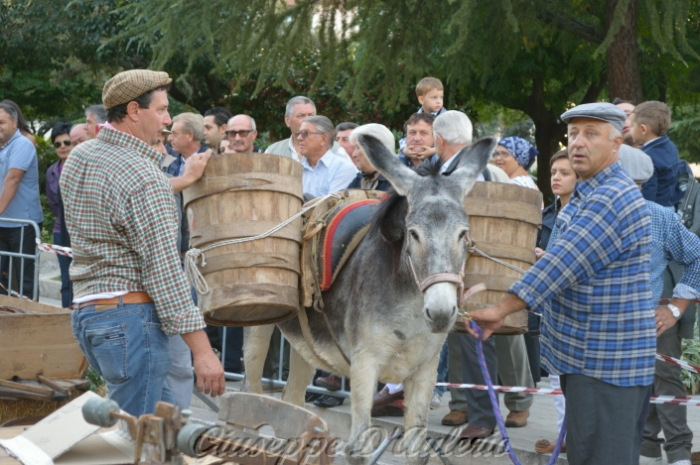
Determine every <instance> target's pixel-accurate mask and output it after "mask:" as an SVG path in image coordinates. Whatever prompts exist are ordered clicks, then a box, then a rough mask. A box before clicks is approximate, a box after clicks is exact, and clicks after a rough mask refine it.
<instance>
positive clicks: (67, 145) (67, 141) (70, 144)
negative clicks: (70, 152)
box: [53, 140, 73, 149]
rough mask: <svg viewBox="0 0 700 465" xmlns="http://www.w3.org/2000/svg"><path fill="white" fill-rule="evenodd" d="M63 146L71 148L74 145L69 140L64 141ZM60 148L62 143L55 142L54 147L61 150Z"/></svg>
mask: <svg viewBox="0 0 700 465" xmlns="http://www.w3.org/2000/svg"><path fill="white" fill-rule="evenodd" d="M63 145H64V146H66V147H70V146H72V145H73V143H72V142H71V141H69V140H64V141H63ZM60 146H61V143H60V142H54V143H53V147H54V148H56V149H57V148H59V147H60Z"/></svg>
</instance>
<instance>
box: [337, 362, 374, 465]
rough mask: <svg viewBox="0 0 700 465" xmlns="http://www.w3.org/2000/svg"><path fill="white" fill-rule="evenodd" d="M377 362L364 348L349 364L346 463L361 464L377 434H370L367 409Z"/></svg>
mask: <svg viewBox="0 0 700 465" xmlns="http://www.w3.org/2000/svg"><path fill="white" fill-rule="evenodd" d="M378 378H379V374H378V372H377V363H376V360H375V359H374V357H373V356H372V355H371V354H369V353H367V352H365V351H364V350H363V351H362V352H361V353H359V354H356V356H355V357H353V359H352V365H351V366H350V379H352V390H351V391H350V407H351V412H352V428H351V430H350V438H349V439H348V443H347V445H346V446H345V458H346V461H347V462H348V463H349V464H350V465H364V464H366V463H367V462H368V460H369V457H370V456H371V455H372V452H373V450H374V447H373V446H376V445H377V444H374V443H375V442H378V441H376V439H377V438H374V437H373V435H372V430H371V429H370V426H371V420H372V418H371V411H372V400H373V398H374V393H375V392H376V390H377V380H378Z"/></svg>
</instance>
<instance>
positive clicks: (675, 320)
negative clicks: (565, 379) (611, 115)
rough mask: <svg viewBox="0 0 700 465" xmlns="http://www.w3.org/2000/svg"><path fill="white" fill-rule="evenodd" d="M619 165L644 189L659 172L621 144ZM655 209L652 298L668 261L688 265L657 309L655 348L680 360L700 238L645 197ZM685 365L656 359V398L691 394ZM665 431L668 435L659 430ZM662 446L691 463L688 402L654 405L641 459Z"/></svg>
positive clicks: (676, 464)
mask: <svg viewBox="0 0 700 465" xmlns="http://www.w3.org/2000/svg"><path fill="white" fill-rule="evenodd" d="M620 164H621V165H622V168H623V169H624V170H625V171H627V174H629V175H630V177H631V178H632V180H633V181H634V182H635V183H636V184H637V186H638V187H640V188H641V186H642V184H644V183H645V182H647V181H648V180H649V178H651V176H652V175H653V174H654V164H653V162H652V161H651V157H649V155H647V154H646V153H644V152H642V151H641V150H639V149H636V148H632V147H630V146H627V145H623V146H621V147H620ZM646 204H647V208H648V209H649V213H651V274H650V277H651V289H652V301H653V302H654V303H656V302H659V299H660V298H661V295H662V291H663V288H664V279H663V273H664V270H665V269H666V267H667V266H668V263H669V261H671V260H673V261H675V262H676V263H679V264H680V265H683V266H684V267H685V269H684V271H683V274H682V277H681V279H680V280H679V281H678V283H677V284H676V285H675V287H674V289H673V297H672V298H671V299H670V302H668V303H667V304H663V305H659V306H658V307H656V312H655V313H656V352H657V353H659V354H663V355H667V356H669V357H673V358H681V355H682V353H683V350H682V349H681V336H680V331H679V326H680V319H681V316H682V315H683V313H684V312H685V311H686V309H687V308H688V307H689V306H690V305H692V303H693V301H695V300H697V299H699V298H700V238H699V237H698V236H696V235H695V234H693V233H692V232H690V231H688V229H687V228H686V227H685V226H683V223H681V221H680V219H679V218H678V216H677V215H676V214H675V213H674V212H673V210H670V209H668V208H664V207H662V206H660V205H659V204H657V203H654V202H651V201H649V200H647V201H646ZM680 375H681V369H680V367H677V366H674V365H671V364H669V363H666V362H663V361H659V360H657V361H656V369H655V373H654V384H653V388H652V389H653V390H652V394H653V395H657V396H679V397H684V396H685V395H686V391H685V386H684V385H683V382H682V381H681V376H680ZM662 430H663V433H664V436H663V439H661V438H659V433H660V432H661V431H662ZM661 446H663V448H664V450H665V451H666V458H667V459H668V463H669V464H671V465H687V464H690V463H691V462H690V455H691V449H692V447H693V432H692V431H691V430H690V428H688V420H687V408H686V407H685V406H684V405H671V404H663V405H661V404H659V405H657V404H651V405H649V413H648V415H647V418H646V425H645V427H644V435H643V437H642V446H641V456H642V458H643V459H642V461H641V462H640V463H645V464H646V463H650V464H651V463H660V462H661Z"/></svg>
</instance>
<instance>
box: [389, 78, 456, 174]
mask: <svg viewBox="0 0 700 465" xmlns="http://www.w3.org/2000/svg"><path fill="white" fill-rule="evenodd" d="M444 92H445V89H444V87H443V86H442V82H441V81H440V79H438V78H434V77H424V78H423V79H421V80H420V81H418V84H417V85H416V96H417V97H418V103H420V105H421V106H420V108H419V109H418V111H417V112H416V113H430V114H431V115H433V116H437V115H439V114H441V113H444V112H445V111H446V110H445V108H444V107H443V106H442V98H443V95H444ZM399 148H400V151H399V154H401V155H404V156H406V157H408V158H411V159H416V160H425V159H426V158H428V157H430V156H432V155H434V154H435V147H428V148H425V149H423V150H421V151H420V152H415V153H414V152H412V151H410V150H409V149H407V148H406V134H404V137H403V138H402V139H401V140H400V141H399Z"/></svg>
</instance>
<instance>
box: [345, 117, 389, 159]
mask: <svg viewBox="0 0 700 465" xmlns="http://www.w3.org/2000/svg"><path fill="white" fill-rule="evenodd" d="M357 136H373V137H376V138H377V139H379V142H381V143H382V145H383V146H384V147H386V148H387V150H388V151H390V152H391V153H396V139H395V138H394V135H393V134H392V133H391V131H390V130H389V129H388V128H387V127H386V126H384V125H383V124H377V123H370V124H364V125H362V126H358V127H356V128H355V129H353V130H352V132H351V133H350V141H351V142H355V141H356V140H357Z"/></svg>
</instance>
